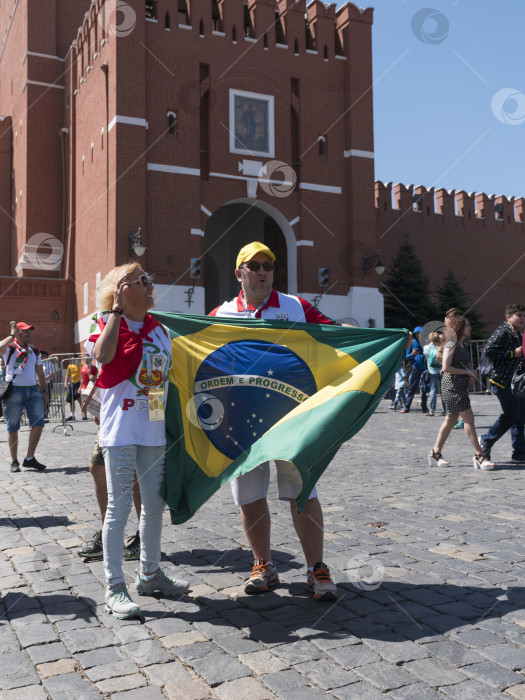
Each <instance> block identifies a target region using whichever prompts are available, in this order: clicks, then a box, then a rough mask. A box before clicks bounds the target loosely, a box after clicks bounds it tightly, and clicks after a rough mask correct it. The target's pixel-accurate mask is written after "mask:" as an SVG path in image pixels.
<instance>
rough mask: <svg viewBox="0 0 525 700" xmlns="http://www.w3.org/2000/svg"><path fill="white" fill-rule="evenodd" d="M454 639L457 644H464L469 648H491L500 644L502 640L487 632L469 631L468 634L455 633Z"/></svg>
mask: <svg viewBox="0 0 525 700" xmlns="http://www.w3.org/2000/svg"><path fill="white" fill-rule="evenodd" d="M454 639H457V640H458V642H461V643H462V644H466V645H467V646H471V647H476V648H477V647H484V646H493V645H494V644H501V642H502V638H501V637H499V636H498V635H497V634H493V633H492V632H488V631H487V630H469V631H468V632H461V631H459V632H457V633H456V634H455V635H454Z"/></svg>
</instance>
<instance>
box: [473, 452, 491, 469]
mask: <svg viewBox="0 0 525 700" xmlns="http://www.w3.org/2000/svg"><path fill="white" fill-rule="evenodd" d="M472 462H473V463H474V469H483V470H484V471H487V472H488V471H492V470H493V469H494V462H491V461H490V460H489V458H488V457H485V455H484V454H480V455H478V454H476V455H474V457H472Z"/></svg>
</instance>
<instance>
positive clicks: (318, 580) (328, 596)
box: [306, 562, 338, 600]
mask: <svg viewBox="0 0 525 700" xmlns="http://www.w3.org/2000/svg"><path fill="white" fill-rule="evenodd" d="M306 583H307V584H308V587H309V588H310V589H311V590H312V591H313V594H314V598H315V599H316V600H337V597H338V596H337V587H336V585H335V583H334V582H333V581H332V578H331V576H330V571H329V570H328V567H327V566H326V564H323V563H322V562H317V564H315V565H314V570H313V571H307V572H306Z"/></svg>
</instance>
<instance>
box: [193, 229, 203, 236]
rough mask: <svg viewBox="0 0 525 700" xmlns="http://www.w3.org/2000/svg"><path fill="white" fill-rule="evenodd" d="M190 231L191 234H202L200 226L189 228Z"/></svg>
mask: <svg viewBox="0 0 525 700" xmlns="http://www.w3.org/2000/svg"><path fill="white" fill-rule="evenodd" d="M190 233H191V234H192V235H193V236H204V231H202V230H201V229H200V228H191V229H190Z"/></svg>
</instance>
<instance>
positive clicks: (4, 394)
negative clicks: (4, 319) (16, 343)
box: [0, 343, 15, 401]
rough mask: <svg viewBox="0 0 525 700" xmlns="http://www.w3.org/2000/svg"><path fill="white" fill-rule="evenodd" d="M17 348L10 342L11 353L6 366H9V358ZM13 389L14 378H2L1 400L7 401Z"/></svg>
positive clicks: (0, 387)
mask: <svg viewBox="0 0 525 700" xmlns="http://www.w3.org/2000/svg"><path fill="white" fill-rule="evenodd" d="M14 351H15V348H14V347H13V346H12V345H11V343H9V355H8V356H7V362H6V363H5V366H6V368H7V365H8V364H9V360H10V359H11V356H12V354H13V353H14ZM12 389H13V380H12V379H2V381H1V382H0V401H7V399H8V398H9V396H10V394H11V391H12Z"/></svg>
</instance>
